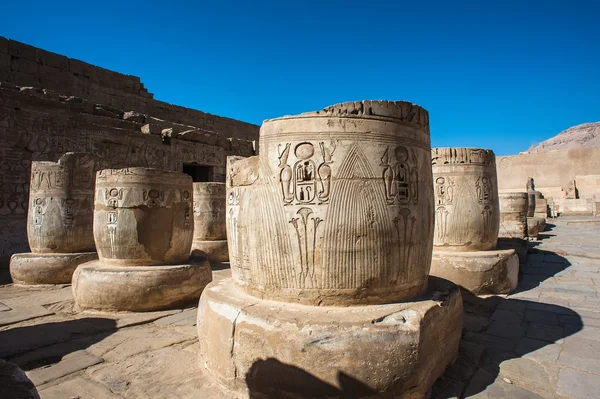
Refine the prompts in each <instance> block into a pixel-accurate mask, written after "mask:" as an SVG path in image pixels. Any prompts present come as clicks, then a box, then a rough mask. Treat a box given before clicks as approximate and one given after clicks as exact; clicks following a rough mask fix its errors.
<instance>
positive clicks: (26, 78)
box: [5, 71, 40, 87]
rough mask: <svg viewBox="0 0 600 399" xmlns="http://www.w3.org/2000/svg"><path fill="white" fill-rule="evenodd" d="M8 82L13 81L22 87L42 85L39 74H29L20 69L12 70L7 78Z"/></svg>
mask: <svg viewBox="0 0 600 399" xmlns="http://www.w3.org/2000/svg"><path fill="white" fill-rule="evenodd" d="M5 80H6V81H7V82H8V83H12V84H14V85H17V86H21V87H25V86H28V87H40V80H39V76H38V75H37V74H33V75H32V74H29V73H24V72H18V71H11V72H10V75H8V76H7V77H6V79H5Z"/></svg>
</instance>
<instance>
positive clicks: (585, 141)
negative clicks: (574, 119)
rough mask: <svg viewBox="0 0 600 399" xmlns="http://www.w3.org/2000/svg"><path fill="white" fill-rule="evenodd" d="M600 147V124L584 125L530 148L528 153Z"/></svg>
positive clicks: (564, 131) (574, 127) (569, 129)
mask: <svg viewBox="0 0 600 399" xmlns="http://www.w3.org/2000/svg"><path fill="white" fill-rule="evenodd" d="M592 147H600V122H593V123H583V124H581V125H577V126H573V127H570V128H568V129H567V130H563V131H562V132H560V133H559V134H557V135H556V136H554V137H552V138H550V139H548V140H545V141H542V142H541V143H539V144H538V145H536V146H532V147H531V148H529V149H528V150H527V151H526V153H528V154H529V153H533V152H550V151H564V150H572V149H578V148H592Z"/></svg>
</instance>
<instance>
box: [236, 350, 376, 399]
mask: <svg viewBox="0 0 600 399" xmlns="http://www.w3.org/2000/svg"><path fill="white" fill-rule="evenodd" d="M338 381H339V384H340V387H341V388H338V387H335V386H333V385H330V384H328V383H327V382H325V381H323V380H321V379H319V378H317V377H315V376H314V375H312V374H311V373H309V372H307V371H305V370H302V369H301V368H298V367H296V366H292V365H289V364H286V363H282V362H280V361H279V360H277V359H275V358H268V359H265V360H258V361H256V362H254V364H253V365H252V367H251V368H250V370H249V371H248V373H247V374H246V384H247V385H248V389H249V391H250V398H251V399H260V398H269V399H270V398H273V399H275V398H357V397H370V396H373V395H374V394H376V392H375V391H373V390H372V389H371V388H369V386H368V385H366V384H364V383H362V382H360V381H358V380H356V379H354V378H352V377H350V376H348V375H347V374H344V373H343V372H341V371H340V372H338Z"/></svg>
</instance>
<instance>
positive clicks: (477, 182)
mask: <svg viewBox="0 0 600 399" xmlns="http://www.w3.org/2000/svg"><path fill="white" fill-rule="evenodd" d="M431 159H432V161H431V163H432V169H433V180H434V191H435V234H434V249H433V260H432V264H431V275H433V276H439V277H443V278H447V279H449V280H451V281H453V282H455V283H456V284H458V285H460V286H462V287H463V288H465V289H468V290H470V291H472V292H473V293H475V294H486V293H508V292H510V291H511V290H512V289H514V288H515V287H516V285H515V282H516V278H514V275H515V272H514V270H513V269H514V265H515V264H516V270H517V273H518V264H519V261H518V257H517V254H516V252H515V251H514V250H508V251H494V250H495V248H496V245H497V241H498V230H499V226H500V206H499V201H498V183H497V177H496V162H495V156H494V152H493V151H491V150H486V149H481V148H434V149H433V150H432V151H431ZM517 202H518V203H519V206H521V205H523V201H522V200H520V201H517ZM519 218H520V216H519ZM509 227H510V228H511V229H512V228H513V227H514V226H509ZM488 251H490V252H488ZM513 280H514V281H513Z"/></svg>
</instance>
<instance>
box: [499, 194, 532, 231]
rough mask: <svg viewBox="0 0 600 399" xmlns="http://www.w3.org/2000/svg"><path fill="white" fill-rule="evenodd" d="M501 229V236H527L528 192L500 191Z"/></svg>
mask: <svg viewBox="0 0 600 399" xmlns="http://www.w3.org/2000/svg"><path fill="white" fill-rule="evenodd" d="M498 198H499V202H500V231H499V233H498V234H499V237H502V238H519V239H525V238H526V237H527V212H528V204H529V202H528V199H527V193H523V192H514V193H500V194H498Z"/></svg>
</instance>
